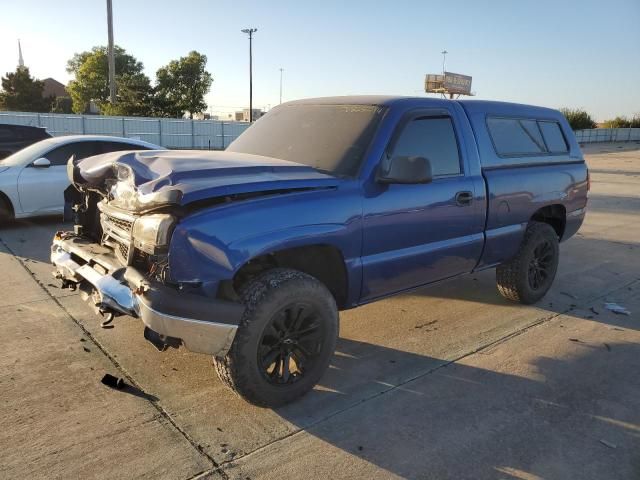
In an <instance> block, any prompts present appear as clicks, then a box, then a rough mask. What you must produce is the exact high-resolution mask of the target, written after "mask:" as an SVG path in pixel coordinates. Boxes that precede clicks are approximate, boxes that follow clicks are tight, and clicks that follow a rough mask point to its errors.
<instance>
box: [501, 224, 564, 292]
mask: <svg viewBox="0 0 640 480" xmlns="http://www.w3.org/2000/svg"><path fill="white" fill-rule="evenodd" d="M559 257H560V247H559V242H558V235H557V234H556V231H555V230H554V229H553V227H551V225H549V224H548V223H542V222H532V223H530V224H529V226H528V227H527V231H526V232H525V235H524V240H523V241H522V244H521V245H520V249H519V250H518V253H517V254H516V256H515V257H514V258H512V259H511V260H509V261H508V262H505V263H503V264H501V265H498V268H496V285H497V287H498V292H500V294H501V295H502V296H503V297H505V298H508V299H509V300H513V301H514V302H520V303H524V304H527V305H528V304H532V303H535V302H537V301H538V300H540V299H541V298H542V297H544V296H545V294H546V293H547V291H548V290H549V288H551V284H552V283H553V280H554V278H555V276H556V272H557V270H558V261H559Z"/></svg>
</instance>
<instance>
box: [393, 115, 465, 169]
mask: <svg viewBox="0 0 640 480" xmlns="http://www.w3.org/2000/svg"><path fill="white" fill-rule="evenodd" d="M401 156H402V157H404V156H406V157H424V158H426V159H427V160H429V161H430V162H431V172H432V174H433V176H434V177H437V176H444V175H457V174H459V173H460V172H461V169H460V154H459V152H458V142H457V141H456V133H455V131H454V129H453V123H452V122H451V118H450V117H422V118H417V119H415V120H412V121H410V122H409V123H407V124H406V125H405V127H404V129H403V130H402V133H401V134H400V136H399V137H398V139H397V140H396V142H395V144H394V146H393V154H392V158H393V157H401Z"/></svg>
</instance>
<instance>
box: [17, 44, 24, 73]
mask: <svg viewBox="0 0 640 480" xmlns="http://www.w3.org/2000/svg"><path fill="white" fill-rule="evenodd" d="M18 67H24V58H22V46H20V39H18Z"/></svg>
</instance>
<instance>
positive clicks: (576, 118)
mask: <svg viewBox="0 0 640 480" xmlns="http://www.w3.org/2000/svg"><path fill="white" fill-rule="evenodd" d="M560 111H561V112H562V114H563V115H564V116H565V118H566V119H567V121H568V122H569V125H571V128H572V129H573V130H586V129H589V128H596V127H597V125H596V122H595V121H594V120H593V118H591V115H589V114H588V113H587V112H586V111H585V110H582V109H580V108H575V109H572V108H561V109H560Z"/></svg>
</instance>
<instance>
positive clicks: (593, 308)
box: [589, 307, 600, 315]
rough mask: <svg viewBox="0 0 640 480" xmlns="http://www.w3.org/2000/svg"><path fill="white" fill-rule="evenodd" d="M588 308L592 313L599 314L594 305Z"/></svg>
mask: <svg viewBox="0 0 640 480" xmlns="http://www.w3.org/2000/svg"><path fill="white" fill-rule="evenodd" d="M589 310H591V311H592V312H593V313H595V314H596V315H600V312H599V311H598V310H596V308H595V307H591V308H590V309H589Z"/></svg>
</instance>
